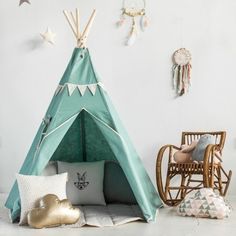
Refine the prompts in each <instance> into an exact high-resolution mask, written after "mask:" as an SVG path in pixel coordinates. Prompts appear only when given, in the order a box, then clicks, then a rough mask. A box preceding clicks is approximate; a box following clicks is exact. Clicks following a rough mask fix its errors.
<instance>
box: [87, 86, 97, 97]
mask: <svg viewBox="0 0 236 236" xmlns="http://www.w3.org/2000/svg"><path fill="white" fill-rule="evenodd" d="M88 88H89V90H90V92H91V93H92V94H93V95H95V93H96V90H97V84H89V85H88Z"/></svg>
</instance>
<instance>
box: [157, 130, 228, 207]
mask: <svg viewBox="0 0 236 236" xmlns="http://www.w3.org/2000/svg"><path fill="white" fill-rule="evenodd" d="M203 134H211V135H213V136H214V138H215V145H208V146H207V148H206V150H205V154H204V161H203V162H200V163H195V162H190V163H189V162H188V163H176V162H174V161H173V154H174V152H175V151H178V150H180V148H179V147H176V146H174V145H165V146H163V147H162V148H161V149H160V151H159V152H158V155H157V161H156V181H157V188H158V191H159V194H160V197H161V199H162V200H163V202H164V203H165V204H166V205H168V206H176V205H178V204H179V203H180V202H181V200H183V199H184V197H185V195H186V194H188V193H189V192H191V191H193V190H196V189H200V188H202V187H209V188H213V189H215V190H218V191H219V194H220V195H221V196H225V195H226V193H227V190H228V187H229V183H230V180H231V175H232V171H231V170H230V171H229V173H226V171H225V170H224V168H223V167H222V162H218V163H216V162H214V152H215V151H216V150H217V151H219V152H220V153H222V150H223V147H224V143H225V138H226V132H224V131H219V132H183V133H182V139H181V145H184V144H187V145H190V144H191V143H192V142H193V141H194V140H197V139H199V138H200V137H201V136H202V135H203ZM165 160H166V162H167V163H166V165H165V163H164V161H165ZM163 168H165V169H166V168H167V173H166V182H165V183H163V179H164V178H165V177H163V175H162V169H163ZM163 186H164V187H163Z"/></svg>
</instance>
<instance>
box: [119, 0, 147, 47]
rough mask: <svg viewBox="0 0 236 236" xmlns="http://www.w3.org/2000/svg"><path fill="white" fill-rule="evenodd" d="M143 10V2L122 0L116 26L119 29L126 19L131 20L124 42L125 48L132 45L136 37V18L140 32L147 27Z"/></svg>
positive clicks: (143, 0)
mask: <svg viewBox="0 0 236 236" xmlns="http://www.w3.org/2000/svg"><path fill="white" fill-rule="evenodd" d="M145 8H146V2H145V0H123V8H122V13H121V16H120V20H119V21H118V22H117V26H118V27H121V26H122V25H123V24H124V22H125V21H126V20H127V19H128V18H131V20H132V25H131V30H130V32H129V35H128V37H127V40H126V42H125V44H126V45H127V46H131V45H133V44H134V42H135V40H136V38H137V36H138V26H137V18H140V19H139V24H140V29H141V30H142V31H144V30H145V29H146V27H147V26H148V19H147V16H146V10H145Z"/></svg>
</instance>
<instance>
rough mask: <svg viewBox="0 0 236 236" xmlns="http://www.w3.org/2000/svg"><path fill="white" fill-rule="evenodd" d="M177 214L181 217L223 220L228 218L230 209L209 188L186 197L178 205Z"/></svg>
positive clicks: (221, 198)
mask: <svg viewBox="0 0 236 236" xmlns="http://www.w3.org/2000/svg"><path fill="white" fill-rule="evenodd" d="M177 213H178V215H181V216H195V217H203V218H216V219H223V218H225V217H229V213H230V207H229V206H228V205H227V204H226V202H225V201H224V199H223V197H221V196H219V195H218V194H216V193H215V192H214V191H213V190H212V189H211V188H202V189H199V190H195V191H193V192H192V194H189V195H187V196H186V197H185V199H184V200H183V201H182V202H181V203H180V204H179V206H178V208H177Z"/></svg>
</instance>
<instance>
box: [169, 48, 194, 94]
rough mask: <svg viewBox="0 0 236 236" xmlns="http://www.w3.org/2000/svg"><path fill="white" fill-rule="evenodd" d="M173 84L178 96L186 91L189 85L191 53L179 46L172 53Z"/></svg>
mask: <svg viewBox="0 0 236 236" xmlns="http://www.w3.org/2000/svg"><path fill="white" fill-rule="evenodd" d="M173 61H174V66H173V86H174V89H175V90H176V93H177V95H178V96H182V95H183V94H185V93H187V92H188V90H189V87H190V85H191V83H190V78H191V69H192V65H191V54H190V52H189V51H188V50H187V49H185V48H180V49H178V50H177V51H175V52H174V54H173Z"/></svg>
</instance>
